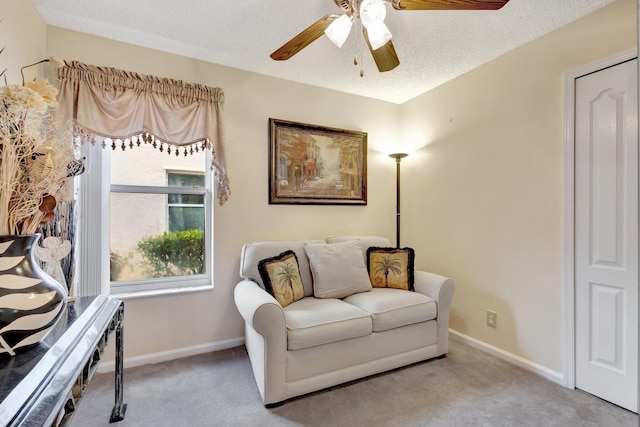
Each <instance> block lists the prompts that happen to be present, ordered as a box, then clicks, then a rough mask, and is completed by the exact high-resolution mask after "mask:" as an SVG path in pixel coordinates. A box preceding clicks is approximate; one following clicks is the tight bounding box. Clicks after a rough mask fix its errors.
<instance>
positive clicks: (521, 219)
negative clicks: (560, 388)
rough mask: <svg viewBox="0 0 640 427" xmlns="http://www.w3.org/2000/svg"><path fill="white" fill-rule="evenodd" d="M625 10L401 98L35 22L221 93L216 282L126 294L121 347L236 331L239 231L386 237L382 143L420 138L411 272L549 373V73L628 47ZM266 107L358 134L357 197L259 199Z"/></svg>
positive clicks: (410, 172) (558, 92) (69, 53)
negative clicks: (361, 156)
mask: <svg viewBox="0 0 640 427" xmlns="http://www.w3.org/2000/svg"><path fill="white" fill-rule="evenodd" d="M5 1H6V0H5ZM24 3H27V5H24ZM10 4H11V5H12V6H17V5H18V4H19V5H21V6H20V9H19V10H13V8H12V9H10V13H11V16H10V17H9V20H10V21H14V14H15V15H16V16H17V15H19V14H23V13H25V12H27V13H28V14H30V15H31V16H29V19H28V21H27V24H29V25H33V24H35V25H36V26H40V28H41V27H42V22H41V20H40V19H39V17H37V16H33V10H32V7H30V5H28V2H23V0H11V3H10ZM2 12H4V10H3V11H2ZM0 13H1V12H0ZM635 16H636V4H635V1H634V0H618V1H617V2H616V3H614V4H612V5H610V6H608V7H606V8H604V9H602V10H600V11H597V12H595V13H593V14H591V15H589V16H587V17H585V18H584V19H582V20H580V21H577V22H576V23H573V24H570V25H569V26H567V27H565V28H563V29H560V30H558V31H556V32H554V33H552V34H550V35H548V36H546V37H543V38H542V39H540V40H537V41H534V42H532V43H530V44H528V45H526V46H524V47H522V48H520V49H516V50H515V51H513V52H512V53H509V54H507V55H504V56H503V57H501V58H498V59H497V60H495V61H492V62H490V63H488V64H486V65H484V66H482V67H480V68H478V69H477V70H474V71H471V72H470V73H467V74H466V75H464V76H461V77H460V78H458V79H456V80H454V81H452V82H450V83H448V84H445V85H443V86H441V87H439V88H437V89H435V90H433V91H431V92H429V93H427V94H425V95H423V96H420V97H418V98H416V99H414V100H412V101H410V102H408V103H406V104H404V105H402V106H397V105H393V104H388V103H384V102H380V101H375V100H371V99H365V98H361V97H356V96H351V95H346V94H343V93H339V92H334V91H329V90H323V89H319V88H314V87H310V86H306V85H301V84H296V83H291V82H286V81H282V80H279V79H274V78H269V77H265V76H260V75H256V74H253V73H248V72H243V71H239V70H235V69H231V68H227V67H222V66H218V65H214V64H208V63H204V62H202V61H197V60H193V59H189V58H184V57H180V56H176V55H170V54H166V53H162V52H158V51H155V50H150V49H145V48H140V47H135V46H131V45H127V44H123V43H118V42H114V41H109V40H105V39H101V38H97V37H93V36H89V35H85V34H79V33H75V32H72V31H67V30H63V29H59V28H53V27H48V28H47V35H46V41H47V48H46V52H47V55H55V56H59V57H62V58H64V59H67V60H73V59H76V60H80V61H83V62H86V63H90V64H94V65H106V66H112V67H117V68H123V69H127V70H132V71H136V72H140V73H144V74H153V75H157V76H161V77H170V78H177V79H182V80H185V81H189V82H195V83H201V84H205V85H209V86H220V87H221V88H223V89H224V91H225V93H226V103H225V134H226V155H227V160H228V167H229V171H230V178H231V186H232V195H231V198H230V200H229V202H228V203H227V204H226V205H225V206H223V207H219V206H217V205H216V208H215V219H214V221H215V223H214V233H215V236H214V239H215V247H214V251H215V265H214V282H215V289H214V290H213V291H212V292H207V293H201V294H195V295H180V296H171V297H156V298H146V299H137V300H129V301H127V302H126V311H127V314H126V354H125V356H126V357H127V358H131V357H134V356H141V355H145V354H151V353H156V352H162V351H170V350H172V349H179V348H183V347H189V346H197V345H200V344H207V343H211V342H221V341H225V340H229V339H234V338H237V337H240V336H242V334H243V331H242V322H241V319H240V317H239V315H238V314H237V311H236V309H235V306H234V304H233V297H232V292H233V287H234V285H235V283H236V282H237V280H238V279H239V277H238V273H237V271H238V263H239V251H240V247H241V246H242V244H243V243H245V242H247V241H251V240H262V239H298V238H317V237H323V236H325V235H328V234H379V235H383V236H386V237H388V238H389V239H390V240H394V232H395V206H394V205H395V182H394V173H395V165H394V163H393V161H392V160H391V159H389V158H388V157H386V155H385V154H383V153H382V152H392V151H404V150H406V147H407V145H415V144H422V145H424V144H429V145H428V146H426V147H424V148H423V149H421V150H419V151H418V152H416V153H414V154H413V155H412V156H410V157H409V158H407V159H405V160H403V162H402V174H403V180H402V184H403V208H402V212H403V238H402V244H403V245H406V246H412V247H414V248H415V249H416V254H417V267H419V268H422V269H427V270H431V271H435V272H440V273H442V274H446V275H449V276H451V277H453V278H454V280H455V282H456V293H455V296H454V301H453V309H452V316H451V324H452V327H453V328H454V329H456V330H458V331H460V332H462V333H464V334H467V335H469V336H472V337H474V338H476V339H479V340H482V341H485V342H487V343H490V344H492V345H495V346H497V347H499V348H501V349H504V350H506V351H509V352H512V353H514V354H516V355H520V356H522V357H524V358H526V359H529V360H531V361H533V362H535V363H538V364H540V365H543V366H545V367H548V368H549V369H553V370H557V371H560V370H561V351H562V338H561V334H562V292H561V290H562V282H561V235H562V234H561V211H560V209H561V201H562V191H561V185H562V169H561V168H562V93H563V88H562V74H563V72H565V71H567V70H569V69H571V68H573V67H576V66H579V65H581V64H584V63H587V62H590V61H593V60H596V59H598V58H601V57H604V56H607V55H610V54H612V53H615V52H618V51H620V50H623V49H627V48H630V47H633V46H635V43H636V41H635V34H636V32H635V31H636V27H635ZM16 19H17V18H16ZM5 22H7V20H5ZM27 24H25V25H21V26H19V27H17V28H16V31H15V32H12V36H11V38H9V39H10V40H14V39H16V38H15V37H14V34H18V35H24V37H20V38H18V39H17V40H19V41H17V44H18V46H17V47H16V49H20V50H21V51H25V50H28V51H34V49H35V51H36V52H33V56H35V57H36V59H39V55H40V52H39V51H38V48H34V46H35V47H37V46H39V45H41V44H42V40H43V39H42V38H40V37H44V36H40V37H33V36H32V34H31V30H28V31H27V30H25V29H26V28H31V27H30V26H29V25H27ZM3 25H4V23H1V24H0V31H2V29H3ZM3 40H6V38H3ZM3 56H6V55H2V56H0V64H4V63H5V62H2V61H3ZM10 58H11V60H12V61H14V62H18V63H23V62H25V61H23V59H22V58H21V57H20V56H18V54H17V53H14V54H12V56H11V57H10ZM27 62H28V61H27ZM269 117H274V118H280V119H285V120H292V121H300V122H306V123H313V124H319V125H325V126H331V127H338V128H345V129H353V130H362V131H366V132H368V133H369V148H370V149H369V155H368V162H369V182H368V184H369V185H368V189H369V197H368V199H369V204H368V206H366V207H362V206H361V207H340V206H338V207H336V206H283V205H273V206H271V205H269V204H268V193H267V175H268V172H267V156H268V151H267V150H268V147H267V141H268V126H267V119H268V118H269ZM401 120H402V122H401ZM400 131H402V135H401V134H400ZM403 135H404V137H403ZM388 144H396V145H397V147H396V149H394V148H389V146H388ZM398 147H399V148H398ZM487 308H490V309H493V310H496V311H497V312H498V328H497V329H489V328H486V327H485V326H484V312H485V310H486V309H487Z"/></svg>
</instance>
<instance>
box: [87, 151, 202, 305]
mask: <svg viewBox="0 0 640 427" xmlns="http://www.w3.org/2000/svg"><path fill="white" fill-rule="evenodd" d="M99 151H101V152H100V153H99V155H100V156H101V157H102V160H101V164H102V169H103V172H102V183H101V185H100V188H101V191H102V192H103V194H104V195H105V197H103V198H102V206H105V203H107V202H108V209H101V210H100V212H95V215H96V216H95V217H96V218H100V222H101V223H102V224H103V231H102V233H101V234H100V236H101V239H102V240H103V241H102V242H101V244H100V245H95V246H96V247H98V248H97V249H96V250H98V251H100V252H101V253H102V258H101V259H102V269H104V270H106V271H107V273H108V274H105V273H103V274H101V276H100V277H101V278H102V280H103V281H104V280H105V277H107V276H108V283H109V286H110V288H111V293H112V294H118V295H124V294H131V293H133V294H136V293H140V292H142V293H148V292H175V291H176V289H181V290H185V289H187V290H188V289H198V288H201V287H203V286H206V287H210V286H211V283H212V282H211V276H212V275H211V264H212V263H211V260H210V258H211V248H212V245H211V241H212V239H211V228H212V227H211V226H212V220H211V216H212V206H211V199H212V196H211V185H210V182H211V173H210V170H209V167H208V165H209V164H210V153H209V152H208V151H200V152H198V153H194V154H193V155H188V156H184V155H183V154H182V153H180V156H176V155H175V154H174V153H175V152H172V153H171V155H167V152H166V149H165V150H164V152H160V151H159V150H157V149H154V148H153V147H151V146H141V147H135V148H133V149H131V150H126V151H122V150H113V151H110V150H101V149H99ZM93 154H96V153H93ZM91 169H99V168H91ZM104 170H107V171H108V172H109V173H108V175H107V174H105V173H104ZM89 173H97V172H96V171H92V170H89ZM85 215H86V217H89V218H91V217H92V214H91V213H89V214H88V215H87V214H85ZM104 224H107V225H106V226H105V225H104ZM105 257H106V258H108V260H109V263H108V266H107V265H106V263H105V262H104V259H105ZM95 263H96V262H94V263H91V262H90V263H89V264H90V265H91V264H95ZM98 263H99V262H98ZM102 288H103V290H104V288H105V286H103V287H102Z"/></svg>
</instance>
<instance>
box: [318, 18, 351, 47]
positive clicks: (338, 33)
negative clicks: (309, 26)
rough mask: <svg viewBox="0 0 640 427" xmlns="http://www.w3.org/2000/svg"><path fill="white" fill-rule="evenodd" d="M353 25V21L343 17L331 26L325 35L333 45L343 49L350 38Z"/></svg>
mask: <svg viewBox="0 0 640 427" xmlns="http://www.w3.org/2000/svg"><path fill="white" fill-rule="evenodd" d="M352 24H353V21H352V20H351V18H350V17H349V16H347V15H341V16H340V17H339V18H337V19H336V20H334V21H333V22H332V23H331V24H329V26H328V27H327V29H326V30H324V33H325V34H326V35H327V37H329V40H331V42H332V43H333V44H335V45H336V46H338V47H342V45H343V44H344V42H345V41H346V40H347V37H349V31H351V25H352Z"/></svg>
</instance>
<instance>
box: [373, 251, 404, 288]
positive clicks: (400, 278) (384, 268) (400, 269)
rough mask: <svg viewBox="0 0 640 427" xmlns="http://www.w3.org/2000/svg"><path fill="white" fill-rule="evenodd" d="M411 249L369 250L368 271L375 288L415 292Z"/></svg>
mask: <svg viewBox="0 0 640 427" xmlns="http://www.w3.org/2000/svg"><path fill="white" fill-rule="evenodd" d="M414 259H415V253H414V251H413V249H411V248H378V247H375V246H372V247H370V248H369V249H367V270H369V278H370V279H371V285H373V287H374V288H395V289H403V290H405V291H413V262H414Z"/></svg>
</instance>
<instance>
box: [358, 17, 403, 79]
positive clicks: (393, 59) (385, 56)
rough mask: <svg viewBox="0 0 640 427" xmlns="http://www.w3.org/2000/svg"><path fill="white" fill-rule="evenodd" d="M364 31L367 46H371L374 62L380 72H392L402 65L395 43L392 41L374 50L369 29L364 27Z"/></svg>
mask: <svg viewBox="0 0 640 427" xmlns="http://www.w3.org/2000/svg"><path fill="white" fill-rule="evenodd" d="M362 31H363V33H364V39H365V40H366V41H367V46H369V50H370V51H371V55H373V60H374V61H375V62H376V65H377V66H378V71H380V72H381V73H384V72H385V71H391V70H393V69H394V68H396V67H397V66H398V65H400V60H399V59H398V54H397V53H396V49H395V48H394V47H393V42H392V41H391V40H389V41H388V42H387V43H386V44H385V45H383V46H382V47H379V48H378V49H375V50H374V49H373V48H372V47H371V43H370V42H369V34H367V29H366V28H364V27H363V28H362Z"/></svg>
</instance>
